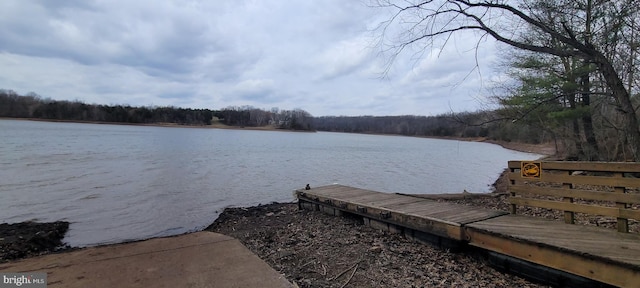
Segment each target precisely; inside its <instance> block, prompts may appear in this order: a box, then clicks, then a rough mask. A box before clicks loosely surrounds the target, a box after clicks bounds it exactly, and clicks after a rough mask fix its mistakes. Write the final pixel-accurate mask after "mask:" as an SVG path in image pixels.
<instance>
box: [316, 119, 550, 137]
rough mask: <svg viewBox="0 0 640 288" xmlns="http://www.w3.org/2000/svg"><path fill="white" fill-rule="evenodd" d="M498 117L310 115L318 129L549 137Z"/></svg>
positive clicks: (373, 132)
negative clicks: (314, 116) (312, 116)
mask: <svg viewBox="0 0 640 288" xmlns="http://www.w3.org/2000/svg"><path fill="white" fill-rule="evenodd" d="M499 117H501V113H500V111H478V112H461V113H448V114H442V115H438V116H413V115H405V116H357V117H349V116H338V117H335V116H327V117H316V118H314V119H313V127H314V128H315V129H317V130H318V131H333V132H349V133H371V134H393V135H404V136H420V137H445V138H484V139H490V140H500V141H507V142H511V141H514V142H522V143H534V144H538V143H543V142H549V141H551V140H552V137H550V134H549V133H546V132H545V131H544V130H541V129H537V128H536V127H532V126H531V125H529V124H528V123H524V122H522V123H511V122H510V121H503V120H496V119H497V118H499Z"/></svg>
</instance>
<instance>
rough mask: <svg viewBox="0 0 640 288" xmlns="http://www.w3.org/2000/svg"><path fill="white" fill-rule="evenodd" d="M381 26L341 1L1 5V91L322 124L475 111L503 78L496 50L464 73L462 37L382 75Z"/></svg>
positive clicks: (467, 56) (360, 7)
mask: <svg viewBox="0 0 640 288" xmlns="http://www.w3.org/2000/svg"><path fill="white" fill-rule="evenodd" d="M385 17H388V15H387V14H386V12H385V11H381V10H376V9H372V8H369V7H366V5H364V4H362V3H361V2H358V1H342V0H327V1H305V2H296V3H295V4H292V3H291V2H290V1H242V0H241V1H195V0H194V1H169V0H167V1H150V0H149V1H143V0H140V1H128V0H126V1H125V0H120V1H84V0H74V1H62V2H60V1H45V0H39V1H36V0H31V1H25V0H4V1H0V65H2V67H4V68H5V69H2V70H0V88H4V89H14V90H16V91H18V92H20V93H26V92H29V91H34V92H37V93H38V94H41V95H43V96H45V97H51V98H53V99H60V100H63V99H65V100H81V101H85V102H89V103H99V104H130V105H144V106H146V105H174V106H181V107H193V108H211V109H218V108H223V107H226V106H236V105H252V106H256V107H259V108H270V107H280V108H283V109H293V108H301V109H305V110H307V111H309V112H310V113H312V114H313V115H318V116H320V115H399V114H418V115H435V114H439V113H446V112H448V111H449V110H450V109H454V110H456V111H462V110H474V109H476V107H479V106H478V104H477V101H476V100H475V99H478V98H482V88H483V85H484V82H483V80H482V79H484V78H487V79H493V78H499V76H496V75H498V74H497V73H495V72H493V71H492V70H491V69H490V67H491V65H492V61H493V60H492V59H494V57H493V51H494V50H495V49H494V48H493V43H492V42H489V43H485V44H486V45H484V46H485V49H484V50H480V53H479V54H478V58H477V59H478V61H480V67H481V68H483V67H486V69H485V68H483V70H481V71H482V72H483V73H487V75H484V74H479V73H478V72H477V71H474V72H472V73H471V74H469V71H472V69H473V68H474V66H475V65H476V64H475V61H476V58H475V54H474V51H472V50H473V45H474V44H475V42H472V41H463V40H465V39H468V38H469V35H463V36H464V37H463V38H464V39H462V40H460V39H458V40H457V41H454V42H453V43H450V45H448V46H447V47H445V49H443V50H442V51H440V53H439V54H438V53H436V52H434V51H422V52H424V53H420V52H421V51H420V50H415V51H408V53H406V54H403V55H400V57H398V58H397V59H396V61H395V63H394V64H393V66H391V69H390V70H388V71H387V73H386V74H384V73H383V72H385V69H386V66H385V61H386V60H387V59H388V58H385V57H389V56H390V55H383V56H380V54H379V52H380V48H379V47H375V45H374V43H375V41H376V38H375V36H377V35H376V33H373V32H372V31H371V29H372V28H373V27H375V26H376V24H378V23H379V22H380V21H381V20H384V19H385ZM461 37H462V36H461ZM416 55H420V56H421V57H415V56H416ZM489 72H491V73H489ZM383 74H384V75H385V77H382V78H381V77H380V76H381V75H383ZM481 75H482V78H481V77H480V76H481ZM465 77H466V78H465Z"/></svg>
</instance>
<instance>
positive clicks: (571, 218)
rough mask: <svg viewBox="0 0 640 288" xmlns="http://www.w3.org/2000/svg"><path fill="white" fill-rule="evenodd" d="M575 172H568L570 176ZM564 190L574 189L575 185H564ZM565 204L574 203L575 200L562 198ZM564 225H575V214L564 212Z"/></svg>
mask: <svg viewBox="0 0 640 288" xmlns="http://www.w3.org/2000/svg"><path fill="white" fill-rule="evenodd" d="M572 172H573V171H567V173H569V175H571V174H572ZM562 188H564V189H573V184H571V183H562ZM562 201H563V202H568V203H573V198H571V197H562ZM564 223H567V224H574V223H575V213H573V212H571V211H564Z"/></svg>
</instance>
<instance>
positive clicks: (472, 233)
mask: <svg viewBox="0 0 640 288" xmlns="http://www.w3.org/2000/svg"><path fill="white" fill-rule="evenodd" d="M297 195H298V199H299V200H300V201H309V202H311V203H315V204H314V205H316V204H317V205H321V206H322V207H328V208H327V209H325V208H323V209H321V210H328V212H327V211H325V212H327V213H330V214H334V215H338V214H337V213H336V212H335V211H336V210H341V211H346V212H351V213H354V214H357V215H361V216H363V217H366V218H369V219H371V221H373V220H376V221H380V222H386V223H388V224H389V227H390V226H391V225H397V226H398V227H406V228H409V229H413V230H415V231H421V232H426V233H429V234H432V235H436V236H439V237H443V238H446V239H451V240H453V241H458V243H468V244H470V245H472V246H476V247H479V248H482V249H486V250H489V251H494V252H497V253H501V254H504V255H508V256H511V257H515V258H519V259H523V260H525V261H529V262H533V263H537V264H540V265H543V266H547V267H551V268H553V269H557V270H560V271H565V272H568V273H572V274H575V275H580V276H583V277H587V278H590V279H594V280H597V281H601V282H603V283H609V284H612V285H617V286H623V287H627V286H629V285H630V284H633V283H635V284H638V283H640V235H638V234H630V233H619V232H617V231H615V230H607V229H604V228H600V227H587V226H581V225H570V224H565V223H563V222H561V221H552V220H545V219H541V218H534V217H528V216H518V215H511V214H508V213H507V212H504V211H496V210H489V209H484V208H479V207H472V206H466V205H460V204H455V203H446V202H438V201H434V200H429V199H425V198H420V197H415V196H410V195H401V194H392V193H382V192H376V191H371V190H366V189H359V188H353V187H347V186H342V185H330V186H324V187H318V188H314V189H311V190H306V191H305V190H297ZM316 207H317V206H316ZM383 225H385V224H383ZM389 229H391V228H389ZM396 229H400V230H401V229H402V228H396ZM635 284H634V285H635ZM632 286H633V285H632Z"/></svg>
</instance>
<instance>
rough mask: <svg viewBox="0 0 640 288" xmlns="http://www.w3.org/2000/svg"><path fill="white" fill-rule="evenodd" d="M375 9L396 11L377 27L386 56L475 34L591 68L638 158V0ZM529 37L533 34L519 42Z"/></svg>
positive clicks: (405, 4) (410, 1)
mask: <svg viewBox="0 0 640 288" xmlns="http://www.w3.org/2000/svg"><path fill="white" fill-rule="evenodd" d="M374 6H376V7H380V8H387V9H391V10H392V11H394V12H393V14H392V16H391V17H390V18H389V19H388V20H387V21H385V22H383V23H381V25H380V27H379V29H380V32H381V36H382V37H381V39H382V42H381V44H382V45H383V47H385V49H387V51H390V52H391V53H392V55H399V54H400V53H402V52H403V50H405V49H406V48H408V47H409V46H414V45H417V46H418V47H421V48H422V49H430V48H433V46H434V45H436V44H437V43H440V44H441V45H443V46H444V45H447V42H448V40H449V39H450V37H452V35H454V34H455V33H460V32H462V31H474V32H477V33H479V34H480V35H479V36H480V38H479V39H481V38H483V37H492V38H494V39H495V40H497V41H498V42H500V43H504V44H506V45H509V46H512V47H515V48H518V49H523V50H527V51H532V52H536V53H542V54H547V55H554V56H558V57H569V58H577V59H582V60H583V61H584V62H585V63H589V64H591V65H593V66H594V68H595V71H594V73H598V74H599V76H600V77H601V79H602V81H603V83H604V86H605V88H606V89H607V91H606V92H607V93H609V96H610V97H611V98H612V100H613V101H612V103H613V105H615V106H616V110H617V111H619V113H620V117H621V119H622V121H623V123H624V125H623V127H622V128H623V129H624V135H625V136H626V143H627V145H626V147H627V148H628V150H629V152H630V154H631V155H630V156H631V158H632V159H633V160H634V161H640V125H639V123H638V116H637V114H636V109H635V107H634V105H633V101H632V91H633V85H632V83H633V73H632V72H630V71H633V70H635V69H637V68H636V67H633V66H632V67H631V68H630V65H631V64H632V63H633V61H629V59H630V58H631V59H634V58H635V57H636V56H635V54H634V53H635V51H636V49H637V46H638V44H637V43H636V42H637V41H633V40H632V39H633V36H632V35H635V34H637V29H638V27H639V26H640V25H638V23H637V22H638V19H637V15H638V13H637V12H638V10H639V9H640V0H611V1H607V0H533V1H529V0H520V1H508V0H479V1H473V0H428V1H415V0H404V1H400V0H398V1H393V0H378V1H375V2H374ZM528 33H535V34H536V35H537V37H535V38H532V37H525V36H526V35H527V34H528ZM549 43H554V45H549ZM437 48H441V47H437ZM623 52H624V53H623ZM622 58H625V59H626V60H625V61H622ZM630 62H631V63H630ZM636 62H637V61H636ZM625 79H626V80H627V83H625Z"/></svg>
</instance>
